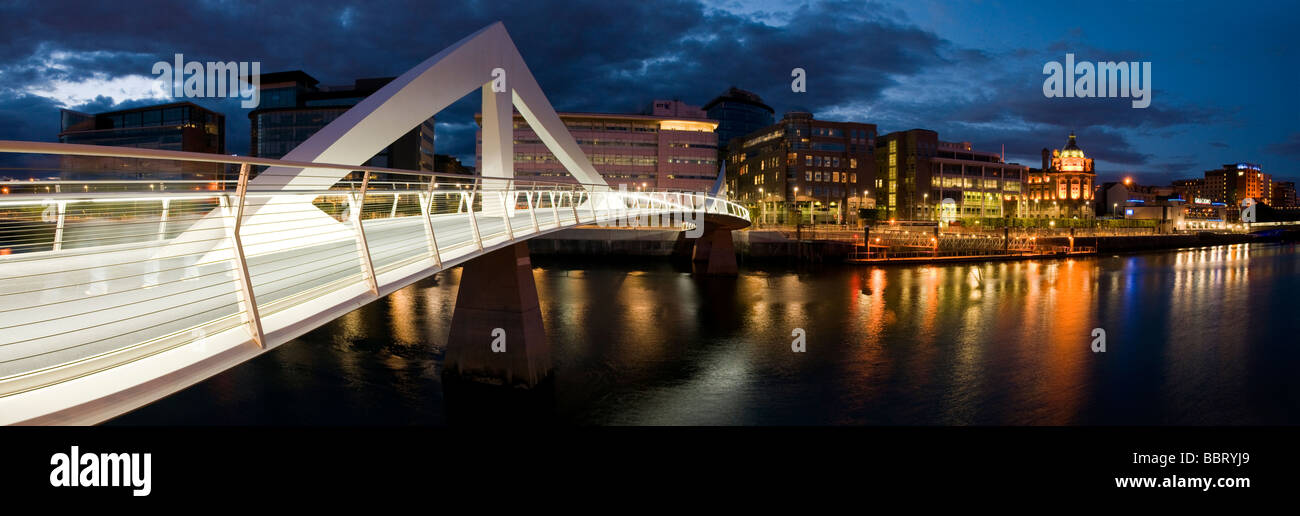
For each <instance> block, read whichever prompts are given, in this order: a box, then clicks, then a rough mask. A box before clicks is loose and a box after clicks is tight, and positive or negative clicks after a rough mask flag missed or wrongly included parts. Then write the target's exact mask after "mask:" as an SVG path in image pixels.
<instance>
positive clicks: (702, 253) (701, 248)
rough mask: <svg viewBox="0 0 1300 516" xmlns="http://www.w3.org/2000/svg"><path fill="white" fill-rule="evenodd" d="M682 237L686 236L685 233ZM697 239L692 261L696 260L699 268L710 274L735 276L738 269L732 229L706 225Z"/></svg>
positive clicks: (700, 270)
mask: <svg viewBox="0 0 1300 516" xmlns="http://www.w3.org/2000/svg"><path fill="white" fill-rule="evenodd" d="M678 238H679V239H680V238H686V234H685V233H683V234H682V235H681V236H679V237H678ZM694 240H695V249H694V252H693V253H692V254H691V261H693V262H696V264H697V270H698V271H699V272H702V273H704V274H709V275H727V276H734V275H735V274H736V273H737V269H736V245H735V244H734V243H733V242H732V241H731V230H730V229H723V228H716V227H709V226H707V225H706V226H705V228H704V234H703V235H701V236H700V237H699V238H696V239H694Z"/></svg>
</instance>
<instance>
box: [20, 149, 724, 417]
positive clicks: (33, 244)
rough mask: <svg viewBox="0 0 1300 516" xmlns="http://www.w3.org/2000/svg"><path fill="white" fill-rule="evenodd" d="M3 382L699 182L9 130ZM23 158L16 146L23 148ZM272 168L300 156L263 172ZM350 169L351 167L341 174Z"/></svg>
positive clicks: (413, 273)
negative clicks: (285, 177)
mask: <svg viewBox="0 0 1300 516" xmlns="http://www.w3.org/2000/svg"><path fill="white" fill-rule="evenodd" d="M0 158H10V159H0V161H3V162H4V164H6V165H11V166H8V167H7V168H3V169H0V177H2V176H5V175H10V176H12V175H17V174H25V175H29V176H31V177H30V178H28V179H25V180H24V179H14V178H12V177H10V178H9V179H6V180H0V396H6V395H11V394H14V393H18V392H24V391H26V390H30V389H35V388H39V387H42V386H46V385H50V384H52V383H55V382H59V381H64V380H67V379H71V378H76V377H79V376H83V375H86V374H91V373H95V372H98V371H102V370H105V369H107V368H111V367H115V366H118V365H121V364H124V363H128V362H131V361H134V360H137V359H140V358H144V357H147V356H151V355H154V354H157V353H161V352H163V351H166V350H170V349H174V348H177V347H179V346H183V345H189V344H198V345H200V346H202V345H203V343H204V342H206V341H207V339H210V338H212V337H213V336H216V335H219V334H223V333H224V332H230V331H243V332H247V337H248V339H249V340H252V341H253V342H256V343H257V344H259V345H261V346H263V347H266V346H268V345H269V344H274V343H278V342H271V343H268V339H272V340H274V339H273V338H271V337H268V335H271V336H273V337H274V335H276V333H275V332H276V331H277V330H283V329H285V328H291V327H293V326H294V325H296V324H299V323H301V322H302V321H303V319H304V317H305V316H307V315H310V314H313V313H319V312H320V311H322V310H325V309H327V308H330V307H334V306H337V305H339V304H340V303H346V302H348V301H349V300H353V299H357V298H358V296H360V298H361V299H367V298H369V299H373V298H376V297H378V296H380V295H382V294H386V293H387V292H390V291H392V290H394V289H396V288H400V287H401V286H404V285H405V284H406V283H409V282H410V281H414V279H418V278H419V277H423V275H427V274H431V273H432V272H436V271H437V270H442V269H445V268H447V267H451V266H453V265H456V264H459V263H461V262H463V261H465V260H468V259H471V258H473V257H474V256H477V255H479V254H481V253H484V252H488V251H491V250H493V249H496V248H500V247H502V246H505V245H509V244H510V243H512V242H515V241H518V240H521V239H524V238H528V237H531V236H534V235H537V234H541V233H545V232H549V231H555V230H558V229H561V228H565V227H570V226H574V225H580V224H591V223H595V222H598V221H603V220H608V219H610V218H613V217H617V216H620V215H623V216H626V215H627V214H637V213H652V212H675V211H682V210H699V211H705V212H708V213H715V214H725V215H729V216H733V217H739V218H744V219H748V215H749V214H748V212H747V211H746V210H745V209H744V208H743V207H741V206H739V205H736V204H734V203H730V202H727V201H723V200H720V199H715V198H711V197H708V196H705V195H702V194H699V193H691V192H683V191H671V190H654V189H651V190H641V191H636V192H626V191H623V192H620V191H616V190H613V189H610V188H608V187H606V186H604V185H583V184H578V183H574V182H547V181H527V180H517V179H497V178H484V177H481V176H469V175H463V174H443V173H431V172H415V171H409V170H399V169H389V168H382V167H365V166H350V165H334V164H323V163H302V162H290V161H283V160H271V159H265V158H248V157H237V156H221V155H211V154H197V153H185V152H170V151H157V150H146V149H131V148H120V147H101V146H86V145H62V144H49V143H29V142H3V141H0ZM14 158H17V159H14ZM271 168H277V170H284V169H286V168H292V169H302V173H300V174H298V175H296V176H295V179H294V180H293V181H290V182H287V183H286V182H284V181H279V182H274V183H270V184H263V182H259V181H258V180H257V178H258V177H259V176H260V174H261V173H262V172H263V171H266V170H269V169H271ZM340 175H343V179H342V180H339V179H338V177H339V176H340Z"/></svg>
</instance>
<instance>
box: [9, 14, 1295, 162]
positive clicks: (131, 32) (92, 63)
mask: <svg viewBox="0 0 1300 516" xmlns="http://www.w3.org/2000/svg"><path fill="white" fill-rule="evenodd" d="M740 5H741V4H736V6H740ZM739 11H741V9H738V8H736V7H734V6H733V7H732V8H731V10H723V9H718V8H709V7H706V6H704V5H703V4H701V3H700V2H698V1H695V0H662V1H656V2H640V1H629V2H611V1H609V0H571V1H566V2H561V3H556V2H541V1H536V0H494V1H469V2H465V1H454V2H451V1H446V2H444V1H439V2H420V1H414V0H391V1H381V2H367V3H364V4H352V3H348V2H341V1H335V0H315V1H312V2H283V3H274V4H272V3H252V4H250V3H243V2H234V1H221V0H202V1H198V2H191V3H185V4H177V3H175V2H164V1H157V0H147V1H141V2H132V3H131V6H130V8H123V7H122V5H121V4H118V3H110V2H86V3H85V4H78V5H75V6H69V5H67V4H58V3H55V2H39V1H19V2H15V3H9V4H6V5H4V6H0V20H4V21H2V22H0V31H3V32H4V34H5V35H4V37H2V38H0V84H3V85H0V95H2V96H3V98H5V99H8V100H5V101H0V123H2V124H3V125H0V138H6V139H24V140H47V141H48V140H53V139H54V138H55V137H56V135H57V128H58V116H57V106H55V105H54V104H53V103H52V102H51V101H49V100H47V99H43V98H41V97H35V96H32V95H29V94H27V93H25V88H26V87H27V86H29V85H38V84H42V83H47V82H48V81H51V80H71V81H77V80H84V79H85V78H88V77H97V76H102V77H121V76H125V75H146V76H147V75H150V73H151V67H152V63H153V62H155V61H158V60H167V61H170V60H171V58H172V55H173V54H176V53H182V54H184V55H185V58H186V59H187V60H191V59H193V60H201V61H212V60H220V61H260V62H261V63H262V71H263V72H271V71H279V70H303V71H306V72H308V73H310V74H311V75H313V76H315V77H317V78H318V79H320V80H321V81H322V82H323V83H325V84H346V83H350V82H352V81H353V80H354V79H356V78H360V77H379V76H395V75H398V74H400V73H402V72H404V71H406V70H407V69H409V68H410V67H412V66H414V65H415V64H417V63H419V62H420V61H423V60H424V59H426V58H428V57H429V56H430V55H432V54H434V53H436V52H438V51H439V50H441V49H443V48H444V47H446V46H448V45H450V44H452V43H454V42H455V41H457V40H459V39H461V38H463V37H464V36H465V35H467V34H469V33H471V32H473V31H475V30H477V29H479V28H481V27H483V26H486V25H488V24H490V23H492V22H494V21H497V20H501V21H503V22H504V23H505V26H506V28H507V30H509V31H510V35H511V38H512V39H513V40H514V41H515V43H516V45H517V46H518V47H519V49H520V52H521V53H522V54H523V56H524V59H525V61H526V62H527V63H529V66H530V69H531V70H532V72H533V74H534V75H535V76H536V77H537V79H538V82H539V83H540V84H541V86H542V88H543V90H544V91H545V92H546V94H547V96H548V98H549V99H550V100H551V102H552V104H554V105H555V107H556V108H557V109H558V110H561V111H605V112H635V111H640V110H642V109H644V108H645V107H646V106H647V105H648V104H649V102H650V101H651V100H652V99H655V98H679V99H682V100H685V101H688V102H691V103H695V104H702V103H704V102H706V101H708V100H709V99H710V98H712V97H713V96H714V95H716V94H718V93H720V92H722V91H723V90H725V89H726V88H727V87H729V86H733V85H735V86H739V87H742V88H745V89H749V90H752V91H755V92H757V93H759V94H760V95H762V96H763V98H764V99H765V100H767V101H768V103H769V104H771V105H773V107H775V108H776V109H777V110H778V116H779V114H780V112H781V111H784V110H786V109H790V108H793V107H795V106H799V107H802V108H806V109H810V110H812V111H814V112H815V113H817V114H818V116H823V114H834V115H835V116H834V117H833V118H839V119H848V120H859V121H866V122H871V123H876V124H878V125H880V127H881V130H882V131H891V130H900V129H908V128H913V127H925V128H931V129H935V130H938V131H939V132H940V138H943V139H945V140H962V141H972V142H973V143H975V145H976V146H977V148H982V149H987V150H993V149H1000V148H1001V145H1004V144H1005V145H1006V147H1007V154H1008V156H1014V157H1016V158H1018V159H1020V160H1022V161H1023V162H1025V163H1026V164H1030V165H1032V166H1037V160H1038V150H1039V149H1041V148H1042V147H1053V148H1055V147H1059V146H1060V145H1061V144H1063V143H1064V138H1065V135H1066V134H1067V133H1068V132H1069V131H1070V130H1075V131H1077V132H1078V133H1079V138H1080V144H1081V145H1083V146H1084V148H1085V149H1086V150H1088V151H1089V152H1090V154H1092V155H1094V156H1095V157H1097V158H1098V159H1101V160H1104V161H1106V162H1109V163H1115V164H1123V165H1127V166H1144V165H1150V166H1152V167H1158V166H1161V165H1160V164H1159V163H1157V162H1156V161H1157V160H1156V159H1155V158H1154V157H1153V156H1152V155H1151V154H1149V153H1147V152H1143V151H1142V150H1139V149H1138V148H1137V145H1136V144H1134V143H1133V142H1132V141H1131V138H1132V135H1133V134H1135V133H1141V132H1151V131H1156V130H1165V129H1169V128H1177V127H1181V126H1185V125H1191V124H1209V123H1214V122H1216V121H1221V120H1223V119H1225V118H1230V117H1231V114H1230V113H1224V112H1222V111H1219V110H1216V109H1213V108H1206V107H1196V106H1187V105H1180V104H1177V103H1175V102H1173V101H1172V99H1170V98H1166V97H1165V92H1164V90H1160V89H1157V90H1156V91H1155V93H1154V102H1153V104H1152V106H1151V107H1150V108H1147V109H1132V108H1131V107H1129V102H1128V100H1127V99H1048V98H1045V97H1043V95H1042V94H1041V91H1042V90H1041V87H1042V79H1043V76H1042V73H1041V69H1042V63H1043V62H1045V61H1046V60H1061V59H1064V52H1066V51H1071V52H1075V53H1076V54H1077V55H1078V56H1079V57H1080V59H1087V60H1090V61H1096V60H1138V59H1139V58H1140V57H1141V56H1140V55H1139V54H1137V53H1134V52H1129V51H1113V50H1108V49H1103V48H1097V47H1093V46H1088V45H1086V44H1084V43H1083V41H1082V40H1083V38H1084V34H1083V33H1082V32H1081V31H1076V32H1074V33H1069V34H1066V38H1067V39H1065V40H1061V41H1059V42H1058V43H1056V44H1053V45H1051V46H1049V47H1048V48H1047V49H1045V50H1034V49H1016V50H1011V51H1006V52H1001V53H990V52H986V51H984V50H980V49H972V48H963V47H960V46H958V45H955V44H953V43H952V42H950V41H948V40H946V39H944V38H943V37H941V36H939V35H937V34H935V33H934V32H932V31H929V30H925V29H922V28H918V27H916V26H914V25H912V24H911V23H909V22H908V21H907V20H906V18H905V17H904V16H903V15H902V14H901V13H900V11H899V10H898V9H896V8H894V7H891V6H887V5H880V4H878V3H875V2H861V1H839V0H837V1H829V2H817V3H807V4H803V5H796V6H791V7H789V8H788V9H784V10H780V11H776V10H769V11H750V12H748V13H746V14H736V13H737V12H739ZM56 57H57V59H56ZM796 67H798V68H803V69H805V70H806V71H807V73H808V91H807V93H802V94H796V93H793V92H791V91H790V88H789V85H790V80H791V77H790V71H791V69H793V68H796ZM97 74H98V75H97ZM945 88H947V89H945ZM123 100H124V99H121V98H114V97H113V95H111V94H109V93H107V92H106V93H104V96H103V97H101V98H97V99H96V100H94V101H93V102H90V103H89V104H87V105H85V106H77V107H76V108H78V109H81V110H85V111H102V110H107V109H116V108H121V107H125V106H126V104H123V103H122V101H123ZM146 103H147V101H146ZM198 103H199V104H201V105H204V106H205V107H209V108H211V109H217V110H220V111H222V112H224V113H226V114H227V138H228V139H227V141H228V144H227V147H228V149H229V150H230V151H231V152H234V153H240V154H243V153H245V152H247V148H248V133H249V128H248V118H247V110H244V109H241V108H239V106H238V104H237V102H233V101H229V100H228V99H223V100H200V101H198ZM477 110H478V101H477V95H473V94H471V95H470V96H469V97H467V98H466V99H463V100H462V101H460V102H457V103H456V104H454V105H452V106H451V107H450V108H448V109H447V110H445V111H444V112H443V113H440V114H439V115H438V120H439V124H438V144H437V145H438V149H439V152H447V153H451V154H455V155H459V156H461V157H463V158H465V159H466V161H467V162H470V161H472V160H473V154H474V142H475V138H474V129H475V125H474V123H473V114H474V112H476V111H477ZM1295 141H1296V140H1295V138H1293V139H1292V140H1291V142H1292V144H1294V142H1295Z"/></svg>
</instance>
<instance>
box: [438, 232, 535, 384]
mask: <svg viewBox="0 0 1300 516" xmlns="http://www.w3.org/2000/svg"><path fill="white" fill-rule="evenodd" d="M494 343H496V344H497V346H496V349H494ZM501 348H504V350H502V349H501ZM551 374H552V371H551V347H550V343H549V342H548V341H547V338H546V329H545V328H544V327H543V325H542V311H541V306H540V305H539V304H538V301H537V284H536V283H534V282H533V271H532V262H531V261H530V260H529V256H528V244H527V243H517V244H514V245H511V246H510V247H507V248H504V249H499V250H496V251H493V252H491V253H488V254H486V255H484V256H481V257H479V258H475V259H473V260H470V261H469V262H466V264H465V266H464V268H463V271H462V272H461V278H460V290H459V291H458V292H457V294H456V312H455V313H454V314H453V315H452V318H451V332H450V336H449V337H448V339H447V354H446V357H445V358H444V359H443V375H444V378H446V377H447V376H451V377H454V379H455V380H459V381H468V382H473V383H480V384H487V385H500V386H508V387H523V388H533V387H536V386H538V385H540V384H542V383H547V382H549V381H550V379H551Z"/></svg>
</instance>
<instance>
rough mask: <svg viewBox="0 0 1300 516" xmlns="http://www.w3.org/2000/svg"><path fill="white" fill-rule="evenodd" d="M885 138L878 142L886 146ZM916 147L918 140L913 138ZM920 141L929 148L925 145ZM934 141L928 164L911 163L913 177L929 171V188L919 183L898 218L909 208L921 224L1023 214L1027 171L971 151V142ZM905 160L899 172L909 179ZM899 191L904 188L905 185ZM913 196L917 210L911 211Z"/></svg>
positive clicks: (919, 158)
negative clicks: (914, 164)
mask: <svg viewBox="0 0 1300 516" xmlns="http://www.w3.org/2000/svg"><path fill="white" fill-rule="evenodd" d="M936 137H937V135H936ZM888 138H889V135H886V136H883V137H881V139H882V140H886V141H888ZM919 141H922V140H921V139H919V138H918V142H919ZM925 141H927V143H928V139H926V140H925ZM936 141H937V146H936V147H935V148H934V154H933V155H932V156H929V157H928V158H927V157H925V156H922V155H921V154H920V153H919V152H918V155H917V157H916V163H917V165H916V174H917V175H918V176H920V175H921V174H923V173H924V171H926V170H927V169H928V171H929V172H930V174H931V176H930V187H929V189H926V188H924V183H920V184H921V185H922V186H921V187H918V189H917V191H915V192H911V193H910V194H908V196H907V197H905V198H902V199H900V202H899V205H900V210H899V214H900V215H907V214H909V213H911V212H909V211H907V207H906V205H907V204H908V203H911V204H912V205H913V206H915V207H916V209H915V212H917V213H919V214H920V215H921V217H920V218H923V219H926V220H942V221H944V222H952V221H954V220H960V219H966V220H969V219H981V218H1010V217H1020V216H1022V214H1023V213H1024V212H1025V209H1026V207H1025V205H1026V202H1025V194H1024V182H1025V175H1026V174H1027V173H1028V172H1029V167H1027V166H1024V165H1021V164H1019V163H1007V162H1005V161H1004V160H1003V158H1002V156H1001V154H999V153H995V152H985V151H977V150H974V149H972V148H971V144H970V142H945V141H941V140H936ZM918 148H919V146H918ZM877 159H878V160H879V158H877ZM910 160H911V156H910V155H909V156H907V158H906V159H904V160H903V165H904V167H903V168H901V169H900V170H901V171H902V172H903V173H906V174H911V173H912V168H911V166H910ZM927 161H928V164H927V163H926V162H927ZM918 181H921V179H918ZM904 186H905V187H906V186H908V185H907V184H906V183H904ZM904 193H906V190H904ZM918 193H919V194H920V204H919V205H916V204H915V202H916V201H917V199H916V196H917V194H918ZM949 200H951V201H952V202H951V203H950V202H949ZM913 218H915V217H913ZM972 222H973V221H972Z"/></svg>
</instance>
